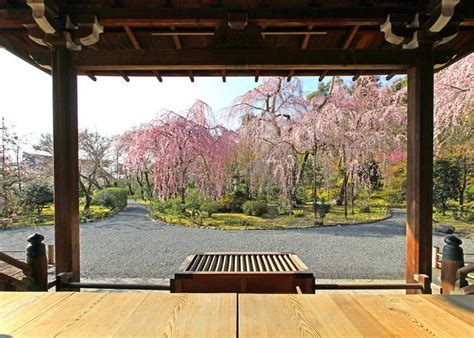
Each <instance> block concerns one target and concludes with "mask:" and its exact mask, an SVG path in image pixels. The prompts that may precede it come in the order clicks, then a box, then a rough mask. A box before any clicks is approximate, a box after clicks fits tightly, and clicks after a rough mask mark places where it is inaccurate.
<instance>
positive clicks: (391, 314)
mask: <svg viewBox="0 0 474 338" xmlns="http://www.w3.org/2000/svg"><path fill="white" fill-rule="evenodd" d="M354 299H355V301H357V302H358V303H359V304H360V305H361V306H362V307H363V308H364V309H365V310H366V311H367V312H368V313H370V314H371V316H372V317H373V318H375V319H376V320H377V321H378V322H379V323H380V324H381V325H383V326H384V327H385V328H386V329H387V330H388V331H389V332H390V335H392V336H398V337H408V336H414V337H432V335H431V333H429V332H427V331H426V330H424V329H423V328H422V327H421V326H419V325H417V324H416V323H414V322H413V321H412V320H410V319H409V318H408V317H407V316H406V315H405V314H403V313H400V312H399V311H396V310H395V309H394V308H393V307H392V305H391V304H390V302H388V301H387V299H385V298H382V297H381V296H374V295H371V296H366V297H365V296H361V295H359V296H357V297H354Z"/></svg>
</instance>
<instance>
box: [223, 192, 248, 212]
mask: <svg viewBox="0 0 474 338" xmlns="http://www.w3.org/2000/svg"><path fill="white" fill-rule="evenodd" d="M245 201H246V198H245V197H244V196H243V195H241V194H239V193H230V194H226V195H224V196H222V197H221V198H220V199H219V203H220V204H221V209H220V211H222V212H242V206H243V204H244V202H245Z"/></svg>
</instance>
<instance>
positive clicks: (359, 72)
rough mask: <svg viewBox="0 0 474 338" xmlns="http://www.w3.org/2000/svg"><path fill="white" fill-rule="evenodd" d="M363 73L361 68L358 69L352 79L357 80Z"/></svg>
mask: <svg viewBox="0 0 474 338" xmlns="http://www.w3.org/2000/svg"><path fill="white" fill-rule="evenodd" d="M362 74H363V72H362V71H360V70H359V71H358V72H357V73H355V74H354V76H353V77H352V81H357V79H358V78H359V77H361V75H362Z"/></svg>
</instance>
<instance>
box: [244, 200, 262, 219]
mask: <svg viewBox="0 0 474 338" xmlns="http://www.w3.org/2000/svg"><path fill="white" fill-rule="evenodd" d="M242 209H243V211H244V212H245V213H246V214H247V215H252V216H262V215H263V214H265V213H266V212H268V206H267V204H266V203H265V202H264V201H247V202H245V203H244V205H243V206H242Z"/></svg>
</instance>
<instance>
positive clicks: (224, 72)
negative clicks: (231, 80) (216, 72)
mask: <svg viewBox="0 0 474 338" xmlns="http://www.w3.org/2000/svg"><path fill="white" fill-rule="evenodd" d="M221 75H222V82H226V71H225V69H223V70H221Z"/></svg>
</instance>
